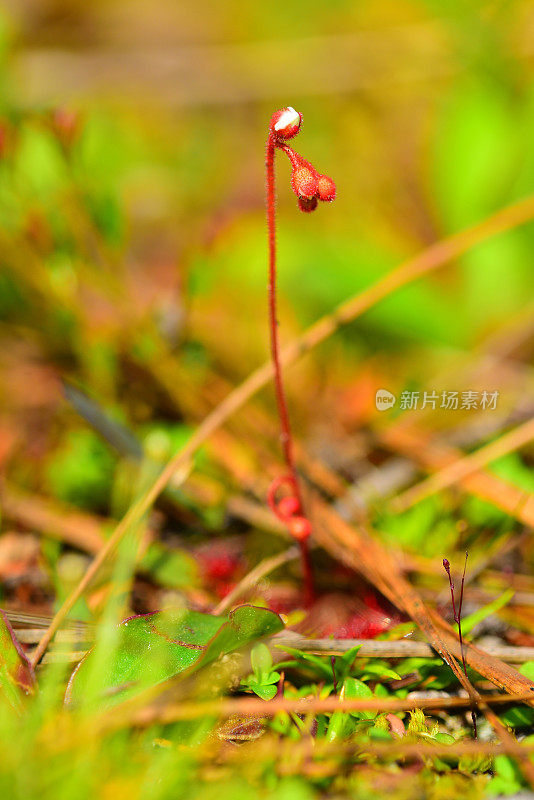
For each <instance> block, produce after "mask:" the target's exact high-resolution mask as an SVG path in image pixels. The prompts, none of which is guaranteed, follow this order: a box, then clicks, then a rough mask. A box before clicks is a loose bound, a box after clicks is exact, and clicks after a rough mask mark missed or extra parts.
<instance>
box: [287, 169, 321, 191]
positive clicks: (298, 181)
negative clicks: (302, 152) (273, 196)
mask: <svg viewBox="0 0 534 800" xmlns="http://www.w3.org/2000/svg"><path fill="white" fill-rule="evenodd" d="M291 186H292V187H293V191H294V192H295V194H296V195H297V196H298V197H306V198H312V197H315V195H316V193H317V173H316V172H315V170H313V169H310V167H306V166H300V167H297V168H296V169H295V168H294V169H293V173H292V175H291Z"/></svg>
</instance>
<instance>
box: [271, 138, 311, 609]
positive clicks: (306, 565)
mask: <svg viewBox="0 0 534 800" xmlns="http://www.w3.org/2000/svg"><path fill="white" fill-rule="evenodd" d="M275 151H276V139H275V137H274V135H273V134H272V133H269V138H268V139H267V153H266V159H265V166H266V182H267V229H268V237H269V326H270V332H271V357H272V361H273V368H274V385H275V392H276V403H277V406H278V416H279V418H280V441H281V443H282V451H283V454H284V460H285V462H286V464H287V468H288V470H289V474H290V476H291V480H292V483H293V490H294V493H295V497H296V498H297V500H298V502H299V506H300V508H301V509H302V513H303V514H304V507H303V503H302V494H301V491H300V486H299V481H298V477H297V471H296V467H295V461H294V458H293V438H292V435H291V426H290V423H289V414H288V412H287V403H286V397H285V392H284V384H283V381H282V367H281V364H280V346H279V341H278V320H277V317H276V207H275V206H276V194H275V178H274V155H275ZM299 545H300V552H301V560H302V572H303V576H304V593H305V601H306V604H307V605H310V604H311V603H312V602H313V599H314V597H315V590H314V583H313V573H312V567H311V559H310V551H309V548H308V543H307V541H306V539H301V540H300V541H299Z"/></svg>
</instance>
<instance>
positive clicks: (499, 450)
mask: <svg viewBox="0 0 534 800" xmlns="http://www.w3.org/2000/svg"><path fill="white" fill-rule="evenodd" d="M532 439H534V419H529V420H528V421H527V422H525V423H523V424H522V425H519V426H518V427H517V428H514V429H513V430H511V431H508V433H505V434H503V435H502V436H500V437H499V438H498V439H496V440H495V441H493V442H490V443H489V444H487V445H484V447H481V448H479V449H478V450H476V451H475V452H474V453H470V454H468V455H463V456H461V457H460V458H458V459H457V460H456V461H452V462H451V463H450V464H447V466H445V467H443V468H442V469H440V470H439V471H438V472H434V473H433V474H432V475H431V476H430V477H428V478H426V479H425V480H424V481H421V482H420V483H418V484H416V485H415V486H411V487H410V488H409V489H407V490H406V491H405V492H403V493H402V494H400V495H397V497H395V498H394V500H393V501H392V502H391V508H392V510H393V511H397V512H402V511H406V509H408V508H411V506H413V505H415V504H416V503H419V502H420V501H421V500H425V499H426V498H427V497H430V496H431V495H433V494H436V492H439V491H441V490H442V489H446V488H448V487H449V486H452V485H453V484H454V483H458V481H460V480H461V479H462V478H465V477H467V476H468V475H472V474H473V472H476V471H477V470H480V469H481V468H483V467H485V466H486V465H487V464H490V463H491V462H492V461H496V460H497V459H498V458H501V456H503V455H506V454H507V453H512V452H513V451H514V450H518V449H519V448H520V447H522V446H523V445H525V444H527V443H528V442H530V441H532ZM533 499H534V496H533Z"/></svg>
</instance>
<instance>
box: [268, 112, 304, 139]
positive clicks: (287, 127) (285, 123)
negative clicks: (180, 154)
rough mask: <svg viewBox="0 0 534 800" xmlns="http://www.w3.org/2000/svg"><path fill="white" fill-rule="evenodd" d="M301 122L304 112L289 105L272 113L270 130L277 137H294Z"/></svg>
mask: <svg viewBox="0 0 534 800" xmlns="http://www.w3.org/2000/svg"><path fill="white" fill-rule="evenodd" d="M301 122H302V114H301V113H300V112H298V111H295V109H294V108H292V107H291V106H287V108H281V109H280V110H279V111H276V112H275V113H274V114H273V115H272V117H271V123H270V125H269V130H270V131H271V133H272V134H273V136H276V138H277V139H292V138H293V136H296V135H297V133H298V132H299V130H300V125H301Z"/></svg>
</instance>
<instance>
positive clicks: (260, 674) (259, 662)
mask: <svg viewBox="0 0 534 800" xmlns="http://www.w3.org/2000/svg"><path fill="white" fill-rule="evenodd" d="M250 663H251V665H252V670H253V672H254V674H255V675H256V676H257V678H258V680H262V679H263V678H265V677H266V676H267V675H268V674H269V672H270V670H271V667H272V665H273V659H272V656H271V652H270V650H269V648H268V647H267V645H265V644H263V642H260V644H257V645H256V646H255V647H253V648H252V653H251V654H250Z"/></svg>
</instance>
